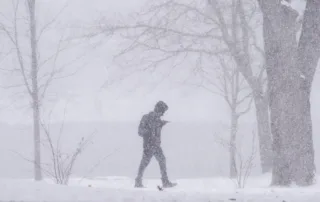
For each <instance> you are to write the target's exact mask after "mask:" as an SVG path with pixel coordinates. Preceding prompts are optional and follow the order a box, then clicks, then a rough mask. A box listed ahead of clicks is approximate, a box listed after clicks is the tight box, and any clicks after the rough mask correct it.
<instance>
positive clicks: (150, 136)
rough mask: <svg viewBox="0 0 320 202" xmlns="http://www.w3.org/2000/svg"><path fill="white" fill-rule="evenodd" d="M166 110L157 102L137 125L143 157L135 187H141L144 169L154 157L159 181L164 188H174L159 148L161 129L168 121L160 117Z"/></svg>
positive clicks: (163, 105) (162, 103)
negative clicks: (159, 176)
mask: <svg viewBox="0 0 320 202" xmlns="http://www.w3.org/2000/svg"><path fill="white" fill-rule="evenodd" d="M167 110H168V105H167V104H166V103H165V102H163V101H159V102H157V104H156V105H155V108H154V111H151V112H149V113H148V114H145V115H144V116H143V117H142V119H141V121H140V124H139V128H138V133H139V136H141V137H142V138H143V155H142V160H141V163H140V166H139V170H138V176H137V177H136V180H135V187H143V184H142V177H143V173H144V171H145V169H146V168H147V166H148V165H149V163H150V161H151V159H152V157H153V156H154V157H155V158H156V160H157V161H158V163H159V166H160V172H161V180H162V185H163V187H164V188H168V187H174V186H176V185H177V183H172V182H170V180H169V178H168V174H167V166H166V157H165V156H164V154H163V151H162V148H161V129H162V127H163V126H164V125H165V124H167V123H168V121H164V120H161V116H163V115H164V113H165V112H166V111H167Z"/></svg>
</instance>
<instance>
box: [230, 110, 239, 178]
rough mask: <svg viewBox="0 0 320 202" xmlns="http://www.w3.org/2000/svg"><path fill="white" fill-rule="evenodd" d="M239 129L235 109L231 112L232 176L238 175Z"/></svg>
mask: <svg viewBox="0 0 320 202" xmlns="http://www.w3.org/2000/svg"><path fill="white" fill-rule="evenodd" d="M237 129H238V117H237V113H236V111H235V109H233V110H232V112H231V128H230V148H229V149H230V151H229V152H230V159H229V160H230V178H236V177H238V170H237V161H236V159H237V158H236V152H237V144H236V142H237Z"/></svg>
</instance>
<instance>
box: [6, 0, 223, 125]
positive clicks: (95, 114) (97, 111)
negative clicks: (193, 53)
mask: <svg viewBox="0 0 320 202" xmlns="http://www.w3.org/2000/svg"><path fill="white" fill-rule="evenodd" d="M38 2H39V6H38V8H39V12H38V16H37V17H38V19H39V20H38V22H39V24H40V25H39V27H41V25H44V24H45V23H47V22H49V21H50V20H51V19H52V18H53V16H55V15H56V14H57V13H58V12H59V10H61V8H63V7H64V5H66V8H65V9H64V10H63V13H62V14H61V15H60V19H62V20H60V22H59V24H58V26H60V27H64V26H68V25H71V26H73V25H77V26H78V25H79V24H83V25H85V26H87V25H89V24H90V23H92V22H93V21H94V20H95V19H97V18H99V17H101V16H107V17H108V18H111V19H115V18H116V16H118V15H123V16H126V15H127V14H129V13H130V12H134V11H139V9H140V8H141V6H142V5H143V4H144V1H143V0H132V1H127V0H118V1H111V0H90V1H88V0H58V1H57V0H41V1H40V0H39V1H38ZM0 6H1V12H2V13H3V14H4V15H7V16H10V11H11V10H10V9H12V8H11V6H12V2H11V0H5V1H1V3H0ZM39 30H40V28H39ZM55 34H56V35H55ZM59 34H60V32H56V31H52V30H51V31H50V30H49V31H48V34H45V36H44V38H42V41H41V42H40V43H41V44H42V45H40V46H42V47H43V46H46V47H45V49H43V50H45V51H47V50H48V52H49V49H50V48H47V46H50V45H51V44H54V39H55V38H57V39H58V38H59V37H60V36H59ZM116 42H117V41H111V43H110V45H108V44H107V45H105V46H103V47H99V48H98V49H95V50H94V49H92V50H88V51H87V52H86V56H85V58H84V59H81V61H79V62H77V63H75V64H73V65H74V67H70V69H72V68H73V69H74V68H79V67H80V68H81V71H79V72H78V73H77V74H76V75H75V76H73V77H70V78H67V79H65V80H57V81H54V82H55V83H54V84H53V87H52V88H51V89H50V91H49V92H48V93H49V95H51V94H58V95H59V96H58V97H59V98H58V99H56V98H55V99H54V100H53V101H51V102H50V107H47V109H51V108H52V106H55V111H54V113H53V114H54V115H53V119H54V120H59V119H61V118H62V115H61V114H62V110H63V109H64V107H65V106H66V103H68V105H67V106H68V107H67V119H68V120H81V121H90V120H117V121H118V120H131V121H132V120H134V121H137V120H138V119H139V118H140V117H141V115H142V114H143V113H146V112H148V111H149V110H152V109H153V106H154V104H155V102H156V101H158V100H164V101H166V102H167V103H168V105H169V107H170V111H169V112H168V114H167V117H166V118H167V119H170V120H172V121H179V120H181V121H182V120H194V121H195V120H199V121H211V120H213V119H215V120H217V119H218V120H220V119H227V118H228V115H229V114H228V110H227V108H226V105H225V104H224V102H223V101H222V100H221V98H220V97H214V96H213V95H212V94H211V93H208V92H207V91H204V90H202V89H195V88H194V87H191V86H187V85H181V84H177V83H175V81H171V80H170V79H169V80H164V81H162V82H161V83H160V84H159V82H154V81H150V78H149V77H148V76H146V75H145V74H144V75H143V74H142V75H140V76H137V77H136V78H128V79H127V80H125V81H124V82H123V83H122V84H121V85H118V84H114V85H113V86H111V87H109V88H101V87H102V85H103V84H104V83H105V82H106V81H107V80H108V79H110V78H111V79H114V78H113V74H110V72H108V71H107V70H106V67H111V68H113V69H116V66H114V63H113V62H112V55H114V54H115V53H116V52H115V51H114V50H115V47H114V46H116V45H114V44H115V43H116ZM26 43H27V42H26ZM61 57H62V58H67V59H68V58H70V57H73V55H68V54H67V55H63V56H61ZM181 73H182V74H183V72H181ZM120 74H121V73H120ZM118 75H119V73H118ZM153 78H155V76H153ZM5 79H6V81H5V83H6V84H9V83H11V82H13V81H17V80H18V79H19V78H16V77H12V78H11V77H10V79H8V78H5ZM135 86H136V87H139V89H136V90H133V89H135V88H134V87H135ZM155 86H156V87H155ZM1 91H2V92H3V94H4V95H6V96H5V98H3V100H2V108H1V110H0V120H2V121H5V122H10V123H15V122H18V123H19V122H25V121H28V120H31V119H30V110H28V108H27V107H25V106H20V105H15V106H14V107H9V108H5V107H6V106H7V105H8V104H9V103H11V102H12V99H9V98H8V95H11V91H10V90H9V91H8V90H1ZM19 99H20V98H19ZM21 109H22V110H21ZM217 115H218V116H217Z"/></svg>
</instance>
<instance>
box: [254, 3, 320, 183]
mask: <svg viewBox="0 0 320 202" xmlns="http://www.w3.org/2000/svg"><path fill="white" fill-rule="evenodd" d="M258 2H259V4H260V7H261V10H262V12H263V15H264V18H263V20H264V23H263V28H264V30H263V31H264V42H265V53H266V66H267V75H268V87H269V90H270V94H269V96H270V97H269V105H270V118H271V132H272V135H273V156H274V162H273V171H272V183H273V184H274V185H282V186H286V185H289V184H291V183H292V182H295V183H297V184H298V185H310V184H312V182H313V180H314V176H315V173H314V172H315V165H314V149H313V141H312V121H311V112H310V110H311V109H310V103H309V99H310V91H311V84H312V79H313V76H314V73H315V69H316V66H317V61H318V58H319V48H320V47H319V46H320V41H319V40H320V36H319V34H320V13H319V9H320V2H319V1H318V0H308V1H307V8H306V11H305V14H304V21H303V28H302V34H301V38H300V42H299V45H297V44H296V29H295V19H296V17H297V15H296V13H295V12H294V11H293V10H291V9H289V8H288V7H286V6H284V5H281V3H280V1H263V0H258Z"/></svg>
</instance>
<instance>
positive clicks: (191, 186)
mask: <svg viewBox="0 0 320 202" xmlns="http://www.w3.org/2000/svg"><path fill="white" fill-rule="evenodd" d="M269 177H270V176H264V177H260V178H252V179H250V180H249V181H248V183H247V186H246V188H244V189H237V188H236V186H235V183H234V182H233V181H231V180H230V179H223V178H215V179H181V180H176V181H177V182H178V183H179V186H177V187H175V188H171V189H166V190H164V191H158V189H157V188H156V186H157V185H158V184H160V181H159V180H157V179H148V180H145V185H146V187H147V188H144V189H135V188H133V179H130V178H126V177H97V178H95V179H72V180H71V181H70V185H69V186H62V185H54V184H52V183H50V181H49V180H47V181H46V182H32V180H1V181H0V190H1V191H0V201H1V202H9V201H10V202H16V201H20V202H21V201H23V202H40V201H41V202H43V201H46V202H77V201H82V202H84V201H85V202H87V201H88V202H89V201H90V202H102V201H104V202H120V201H124V202H143V201H146V202H153V201H158V202H167V201H170V202H225V201H241V202H319V201H320V189H319V188H320V184H318V185H315V186H313V187H308V188H295V187H293V188H270V187H268V184H269V179H270V178H269Z"/></svg>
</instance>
